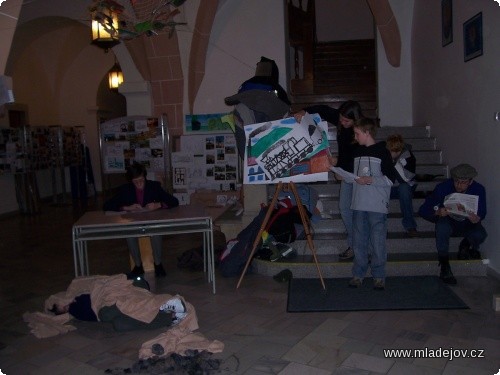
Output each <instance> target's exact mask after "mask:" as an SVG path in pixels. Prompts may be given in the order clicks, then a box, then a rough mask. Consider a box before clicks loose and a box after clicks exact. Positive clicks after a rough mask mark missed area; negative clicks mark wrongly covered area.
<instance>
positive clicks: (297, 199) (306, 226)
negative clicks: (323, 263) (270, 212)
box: [289, 182, 326, 289]
mask: <svg viewBox="0 0 500 375" xmlns="http://www.w3.org/2000/svg"><path fill="white" fill-rule="evenodd" d="M289 185H290V190H292V193H293V195H294V197H295V202H296V204H297V207H298V209H299V214H300V219H301V220H302V225H303V226H304V232H305V233H306V239H307V244H308V245H309V249H310V250H311V253H312V256H313V259H314V263H316V269H317V270H318V275H319V279H320V280H321V285H322V286H323V289H326V286H325V281H324V280H323V275H322V274H321V269H320V268H319V263H318V258H317V256H316V249H315V247H314V242H313V240H312V236H311V231H310V229H309V218H308V217H307V215H306V213H305V210H304V206H303V205H302V201H301V199H300V195H299V193H298V191H297V188H296V187H295V184H294V183H293V182H290V183H289Z"/></svg>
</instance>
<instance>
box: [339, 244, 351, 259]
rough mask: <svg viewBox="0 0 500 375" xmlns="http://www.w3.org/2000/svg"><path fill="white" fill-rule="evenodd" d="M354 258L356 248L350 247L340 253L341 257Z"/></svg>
mask: <svg viewBox="0 0 500 375" xmlns="http://www.w3.org/2000/svg"><path fill="white" fill-rule="evenodd" d="M351 258H354V250H353V249H351V248H350V247H348V248H347V249H346V250H345V251H344V252H343V253H341V254H340V255H339V259H351Z"/></svg>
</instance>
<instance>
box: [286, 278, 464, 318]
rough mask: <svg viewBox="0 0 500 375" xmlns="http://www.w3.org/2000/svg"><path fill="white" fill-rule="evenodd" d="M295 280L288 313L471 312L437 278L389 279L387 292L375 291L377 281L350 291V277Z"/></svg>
mask: <svg viewBox="0 0 500 375" xmlns="http://www.w3.org/2000/svg"><path fill="white" fill-rule="evenodd" d="M324 281H325V286H326V290H324V289H323V287H322V285H321V281H320V280H319V279H291V280H290V283H289V284H288V303H287V311H288V312H319V311H363V310H439V309H468V308H469V306H467V304H465V302H464V301H462V300H461V299H460V298H459V297H458V296H457V295H456V294H455V292H453V290H452V289H451V288H450V287H448V286H447V285H445V284H444V283H443V282H442V281H441V280H440V279H439V277H437V276H405V277H387V278H386V279H385V290H382V291H381V290H374V289H373V279H371V278H367V279H365V280H364V282H363V285H362V286H361V287H360V288H349V287H348V283H349V279H348V278H341V279H324Z"/></svg>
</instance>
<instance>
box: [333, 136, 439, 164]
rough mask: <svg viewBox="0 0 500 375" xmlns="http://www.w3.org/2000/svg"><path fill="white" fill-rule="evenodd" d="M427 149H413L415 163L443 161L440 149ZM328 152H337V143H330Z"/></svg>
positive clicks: (437, 162)
mask: <svg viewBox="0 0 500 375" xmlns="http://www.w3.org/2000/svg"><path fill="white" fill-rule="evenodd" d="M428 147H429V149H427V150H413V155H415V159H416V160H417V164H441V163H442V162H443V152H442V151H441V150H433V149H431V148H430V147H431V146H428ZM330 152H331V153H332V154H333V155H335V154H337V153H338V144H337V142H335V141H333V142H331V143H330Z"/></svg>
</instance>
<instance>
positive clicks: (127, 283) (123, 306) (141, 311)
mask: <svg viewBox="0 0 500 375" xmlns="http://www.w3.org/2000/svg"><path fill="white" fill-rule="evenodd" d="M81 294H90V298H91V301H92V310H94V312H95V314H96V315H98V314H97V313H98V311H99V310H100V309H101V308H102V307H104V306H112V305H114V304H116V306H117V307H118V309H120V311H121V312H122V313H124V314H126V315H128V316H130V317H132V318H134V319H137V320H140V321H141V322H145V323H150V322H151V321H152V320H153V319H154V318H155V316H156V314H158V311H159V309H160V306H161V305H162V304H163V303H164V302H166V301H168V300H169V299H170V298H172V297H173V296H172V295H170V294H153V293H151V292H150V291H148V290H146V289H142V288H137V287H135V286H133V285H132V280H127V277H126V275H124V274H120V275H114V276H89V277H79V278H76V279H73V281H72V282H71V284H70V285H69V287H68V289H67V290H66V291H65V292H59V293H57V294H54V295H52V296H50V297H49V298H48V299H47V300H46V301H45V313H40V312H37V313H28V312H27V313H25V314H24V315H23V318H24V321H25V322H27V323H28V325H29V326H30V328H31V332H32V333H33V334H34V335H35V336H36V337H38V338H44V337H51V336H55V335H58V334H60V333H65V332H68V331H70V330H74V329H75V327H73V326H70V325H66V323H67V322H69V320H70V319H71V316H70V315H69V314H63V315H53V314H51V313H49V309H51V308H52V306H53V305H54V304H58V305H61V306H65V305H67V304H69V303H71V302H72V301H73V300H74V299H75V297H77V296H79V295H81ZM179 298H182V297H181V296H179ZM182 299H183V298H182ZM183 300H184V299H183ZM184 302H185V304H186V308H187V313H188V314H187V316H186V318H184V319H183V320H182V321H181V322H180V323H179V324H178V326H179V327H182V328H186V329H187V330H189V331H195V330H197V329H198V328H199V326H198V319H197V317H196V311H195V309H194V307H193V305H191V304H190V303H189V302H186V301H185V300H184Z"/></svg>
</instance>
